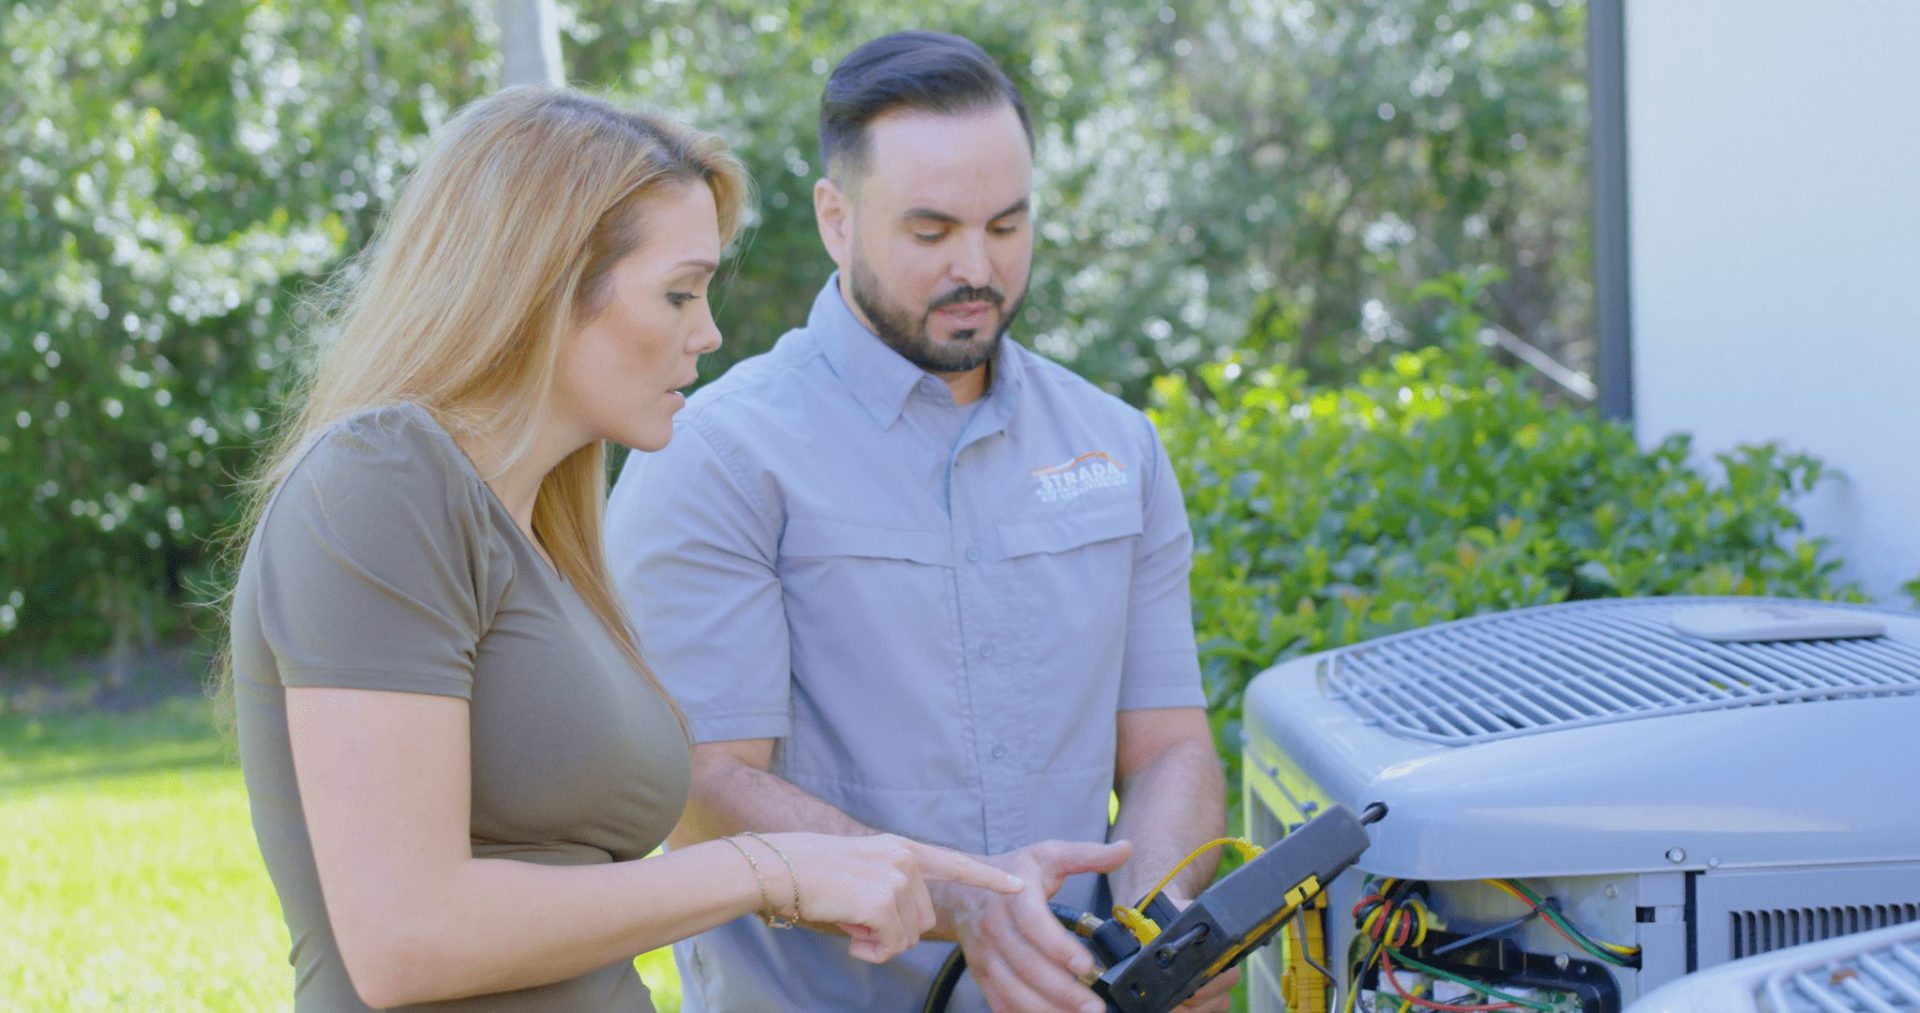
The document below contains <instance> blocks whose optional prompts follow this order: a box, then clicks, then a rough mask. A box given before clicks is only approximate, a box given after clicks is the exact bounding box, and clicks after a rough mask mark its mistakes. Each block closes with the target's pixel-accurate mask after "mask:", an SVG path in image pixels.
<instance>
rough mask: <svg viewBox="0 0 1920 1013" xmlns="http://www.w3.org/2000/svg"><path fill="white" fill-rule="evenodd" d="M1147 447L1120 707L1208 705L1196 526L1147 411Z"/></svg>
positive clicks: (1121, 673)
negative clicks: (1192, 581) (1194, 581)
mask: <svg viewBox="0 0 1920 1013" xmlns="http://www.w3.org/2000/svg"><path fill="white" fill-rule="evenodd" d="M1141 424H1142V425H1143V426H1144V427H1145V429H1146V443H1147V447H1146V451H1145V453H1143V454H1142V455H1141V457H1142V459H1143V460H1145V461H1146V462H1148V463H1147V466H1146V467H1145V468H1143V469H1142V471H1144V472H1145V474H1144V475H1143V477H1142V495H1143V496H1144V498H1145V505H1144V508H1143V516H1142V521H1141V531H1140V540H1139V542H1138V544H1137V545H1136V547H1135V549H1134V558H1133V586H1132V589H1131V590H1130V592H1129V597H1128V604H1127V644H1126V656H1125V658H1124V659H1123V660H1122V661H1121V668H1120V704H1119V707H1120V709H1121V710H1146V709H1149V708H1156V707H1203V706H1205V705H1206V702H1207V701H1206V693H1205V692H1204V691H1203V690H1202V688H1201V684H1200V659H1199V653H1198V651H1197V650H1196V649H1195V647H1194V639H1193V602H1192V595H1191V591H1190V590H1189V588H1188V579H1189V577H1190V575H1191V572H1192V569H1193V532H1192V530H1191V529H1189V528H1188V527H1187V508H1186V504H1185V503H1184V502H1182V500H1181V498H1180V482H1179V479H1177V478H1176V477H1175V476H1174V473H1173V462H1172V461H1171V460H1169V459H1168V457H1167V451H1166V448H1165V447H1163V446H1161V444H1160V434H1159V432H1158V431H1157V430H1155V429H1154V427H1153V423H1152V422H1151V421H1150V420H1147V419H1146V418H1145V417H1144V416H1143V417H1142V420H1141Z"/></svg>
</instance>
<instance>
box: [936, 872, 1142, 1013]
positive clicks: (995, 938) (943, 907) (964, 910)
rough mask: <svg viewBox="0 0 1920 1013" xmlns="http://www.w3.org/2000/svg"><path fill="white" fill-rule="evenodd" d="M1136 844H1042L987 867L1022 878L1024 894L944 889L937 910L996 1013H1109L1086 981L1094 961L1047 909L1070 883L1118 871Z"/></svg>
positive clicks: (938, 892) (958, 887)
mask: <svg viewBox="0 0 1920 1013" xmlns="http://www.w3.org/2000/svg"><path fill="white" fill-rule="evenodd" d="M1132 854H1133V845H1132V844H1131V843H1129V842H1126V841H1116V842H1114V843H1112V844H1083V843H1076V842H1071V841H1041V842H1040V843H1038V844H1030V845H1028V846H1027V847H1024V848H1021V849H1019V850H1018V851H1010V852H1008V853H1006V854H1004V855H991V856H988V857H986V858H984V859H982V861H985V862H987V863H988V864H990V865H995V866H998V867H999V868H1002V869H1005V870H1006V871H1007V872H1010V873H1012V874H1014V875H1015V876H1018V877H1020V879H1021V880H1022V881H1023V882H1024V883H1025V884H1026V885H1025V886H1024V887H1023V888H1022V889H1021V890H1020V891H1019V892H1018V893H1014V894H998V893H991V892H989V891H986V890H981V889H978V888H976V887H969V886H962V885H959V884H957V883H943V884H940V885H939V886H938V887H937V888H936V890H935V893H934V904H935V905H936V906H937V907H939V908H940V914H941V920H942V921H943V922H945V923H947V925H948V926H950V928H951V930H952V932H953V934H954V936H955V937H956V938H958V939H959V940H960V948H961V950H963V951H964V952H965V953H966V955H967V969H968V970H969V971H971V972H972V973H973V980H974V982H975V984H978V985H979V986H980V993H981V994H982V995H984V996H985V997H986V1000H987V1004H988V1005H989V1006H991V1007H993V1009H994V1011H995V1013H1052V1011H1054V1010H1084V1011H1086V1013H1104V1011H1105V1010H1106V1008H1107V1005H1106V1003H1104V1002H1102V1001H1101V1000H1100V997H1099V996H1096V995H1094V994H1093V990H1091V989H1089V988H1087V987H1086V986H1085V985H1082V984H1081V983H1080V979H1081V978H1083V977H1087V976H1090V975H1092V974H1093V973H1095V971H1096V970H1097V965H1095V963H1094V961H1093V954H1092V952H1090V951H1089V950H1088V949H1087V948H1086V946H1085V944H1083V943H1081V941H1080V939H1079V938H1078V937H1077V936H1075V935H1074V934H1073V933H1071V932H1069V931H1067V929H1066V928H1065V927H1064V926H1062V925H1061V924H1060V922H1059V921H1058V920H1057V919H1055V918H1054V917H1053V913H1052V912H1050V911H1048V910H1047V899H1048V898H1050V897H1052V896H1053V895H1054V894H1055V893H1057V892H1058V891H1059V890H1060V885H1061V884H1062V883H1064V882H1065V881H1066V879H1067V877H1068V876H1074V875H1078V874H1080V873H1084V872H1111V871H1113V870H1114V869H1117V868H1119V867H1120V866H1122V865H1124V864H1126V861H1127V859H1128V857H1129V856H1131V855H1132Z"/></svg>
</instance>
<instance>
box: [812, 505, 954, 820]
mask: <svg viewBox="0 0 1920 1013" xmlns="http://www.w3.org/2000/svg"><path fill="white" fill-rule="evenodd" d="M952 556H953V550H952V541H951V538H950V537H949V536H948V535H947V533H946V532H944V531H915V530H910V529H900V528H885V527H877V526H874V525H871V524H865V523H861V522H859V521H851V520H845V519H841V518H833V517H820V516H789V517H788V519H787V526H786V529H785V530H784V531H783V532H782V534H781V537H780V564H779V565H780V587H781V594H782V596H783V598H784V605H785V608H786V616H787V630H788V640H789V643H790V644H791V649H792V656H791V657H792V664H793V679H794V682H795V690H794V693H793V723H792V730H791V732H790V733H789V735H788V738H787V742H786V747H785V757H784V760H783V761H782V762H783V763H784V765H785V770H786V773H787V775H788V779H789V780H792V781H794V782H795V783H799V784H803V785H806V786H810V788H811V790H813V791H815V792H816V793H817V794H820V795H821V796H822V797H823V798H825V799H827V801H829V802H834V803H835V804H838V805H841V806H842V807H843V808H845V807H846V806H847V805H848V804H850V802H851V800H850V799H849V798H847V797H845V796H843V795H841V794H840V793H839V789H840V786H842V785H845V784H862V785H870V786H879V787H883V788H890V789H892V788H926V787H928V786H932V785H965V784H967V783H968V768H967V767H966V766H965V764H964V762H963V758H964V757H965V756H967V755H968V750H967V746H966V742H967V740H966V737H965V734H966V733H965V726H964V724H963V723H962V722H959V721H956V720H955V715H956V714H958V713H960V712H961V709H962V708H963V707H964V705H965V699H966V697H965V683H964V679H963V676H962V674H961V665H962V664H963V661H964V658H965V654H964V652H963V651H962V650H961V646H960V622H959V609H958V607H957V604H956V591H955V584H954V568H953V566H952V565H950V563H951V560H952ZM848 811H849V812H852V811H853V810H852V809H849V810H848Z"/></svg>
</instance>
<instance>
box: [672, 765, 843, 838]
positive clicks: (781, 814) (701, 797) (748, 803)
mask: <svg viewBox="0 0 1920 1013" xmlns="http://www.w3.org/2000/svg"><path fill="white" fill-rule="evenodd" d="M746 830H757V831H760V832H761V833H780V832H787V831H806V832H810V833H817V834H839V835H842V836H846V837H858V836H862V835H866V834H877V833H881V831H879V830H876V829H874V828H873V827H869V826H867V825H866V824H864V823H861V822H860V821H859V820H856V819H854V818H853V817H851V816H848V815H847V814H846V813H843V812H841V811H840V810H839V809H838V808H837V807H835V806H834V805H833V804H832V803H829V802H827V801H825V800H823V799H821V798H819V797H817V796H815V795H812V794H809V793H808V792H807V791H806V790H805V789H803V788H800V787H798V786H796V785H794V784H793V783H792V782H790V781H787V780H786V779H785V778H782V777H780V776H778V775H776V774H772V773H769V772H767V771H764V770H760V769H759V768H757V767H753V766H751V765H749V764H747V763H744V762H741V761H739V760H736V759H733V758H730V757H728V758H722V759H716V760H711V761H707V762H704V763H699V764H696V766H695V769H694V783H693V795H692V797H691V798H689V799H688V800H687V808H686V812H685V813H684V814H683V815H682V817H681V820H680V826H679V827H678V828H676V829H675V831H674V843H675V844H680V845H685V844H692V843H695V842H698V841H704V840H712V839H714V838H718V837H726V836H729V835H731V834H737V833H740V832H742V831H746Z"/></svg>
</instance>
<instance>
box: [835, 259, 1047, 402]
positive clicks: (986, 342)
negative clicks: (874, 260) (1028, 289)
mask: <svg viewBox="0 0 1920 1013" xmlns="http://www.w3.org/2000/svg"><path fill="white" fill-rule="evenodd" d="M847 280H848V282H849V285H848V289H849V291H851V292H852V294H853V301H854V304H855V305H857V306H859V307H860V312H862V313H864V314H866V316H867V321H868V322H869V323H871V324H872V325H873V332H874V333H875V334H877V335H879V336H880V340H881V341H883V342H885V343H886V346H887V347H888V348H891V349H893V350H894V351H896V352H898V353H900V356H901V358H904V359H906V360H907V361H908V362H911V363H913V364H914V365H916V366H918V367H920V368H921V369H924V370H926V371H927V372H929V373H965V372H967V371H968V370H972V369H978V368H979V367H981V366H983V365H985V364H987V363H988V362H991V361H993V356H994V353H995V352H997V351H999V350H1000V339H1001V338H1003V337H1006V334H1007V328H1009V327H1012V326H1013V321H1014V318H1016V317H1018V316H1019V315H1020V307H1021V306H1022V305H1023V304H1025V303H1026V301H1027V294H1026V293H1025V292H1024V291H1023V292H1021V293H1020V295H1019V297H1018V298H1016V299H1014V300H1013V305H1012V306H1011V307H1008V306H1007V303H1006V296H1004V295H1002V294H1001V293H1000V291H999V290H998V289H993V288H973V287H971V286H962V287H960V288H956V289H954V290H953V291H951V292H948V293H947V294H945V295H943V296H941V297H940V298H938V299H935V300H934V301H933V302H932V303H931V304H930V305H928V306H927V308H926V310H925V311H924V312H922V313H921V314H920V316H919V317H918V318H917V319H916V318H915V317H914V315H913V312H912V311H911V310H909V309H907V308H906V307H904V306H899V305H896V304H894V303H892V302H890V301H888V299H887V297H886V296H885V295H883V294H881V291H880V281H879V279H877V278H875V277H874V276H873V274H872V273H871V272H869V271H868V270H867V267H866V264H865V263H863V262H862V261H861V259H860V256H859V254H857V253H856V254H855V255H854V257H853V266H852V270H851V271H850V272H849V273H848V277H847ZM963 302H984V303H989V304H991V305H992V306H993V307H994V309H996V310H998V311H999V314H1000V326H999V328H998V329H997V330H995V331H994V332H993V333H992V334H991V335H989V336H984V337H983V336H982V335H981V334H980V332H979V330H978V329H975V328H967V329H963V330H958V331H954V332H953V336H952V337H951V338H949V339H948V340H946V341H944V342H937V341H934V340H933V338H932V337H931V336H929V335H928V334H927V321H928V320H929V319H931V318H932V317H933V314H934V312H935V311H937V310H939V309H941V308H943V307H947V306H952V305H954V304H956V303H963Z"/></svg>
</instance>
